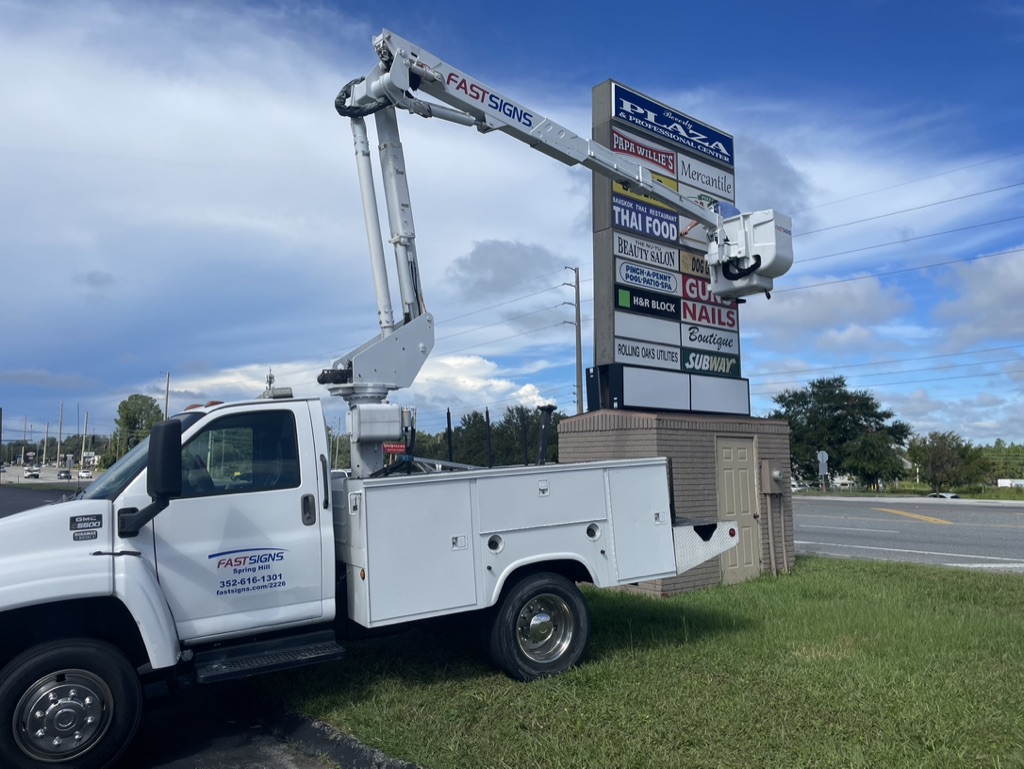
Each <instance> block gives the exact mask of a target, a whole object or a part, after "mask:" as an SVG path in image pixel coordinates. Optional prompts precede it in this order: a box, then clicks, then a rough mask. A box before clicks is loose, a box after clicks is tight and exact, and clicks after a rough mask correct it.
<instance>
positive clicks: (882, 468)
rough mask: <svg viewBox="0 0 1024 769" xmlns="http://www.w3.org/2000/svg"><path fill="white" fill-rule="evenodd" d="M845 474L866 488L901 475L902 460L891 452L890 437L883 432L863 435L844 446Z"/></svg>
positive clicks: (895, 478) (878, 431)
mask: <svg viewBox="0 0 1024 769" xmlns="http://www.w3.org/2000/svg"><path fill="white" fill-rule="evenodd" d="M845 469H846V472H848V473H851V474H853V475H855V476H857V478H859V479H860V481H861V483H863V484H864V485H866V486H877V485H878V483H879V481H895V480H897V479H898V478H900V476H902V475H903V460H902V459H901V457H900V455H899V453H898V452H896V451H893V450H892V436H891V435H890V434H889V433H887V432H886V431H885V430H876V431H874V432H870V433H864V434H863V435H861V436H860V437H858V438H854V439H853V440H852V441H850V442H849V443H848V444H846V460H845Z"/></svg>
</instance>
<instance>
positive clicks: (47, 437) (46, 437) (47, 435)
mask: <svg viewBox="0 0 1024 769" xmlns="http://www.w3.org/2000/svg"><path fill="white" fill-rule="evenodd" d="M49 442H50V423H49V422H47V423H46V431H45V432H44V433H43V467H46V444H47V443H49Z"/></svg>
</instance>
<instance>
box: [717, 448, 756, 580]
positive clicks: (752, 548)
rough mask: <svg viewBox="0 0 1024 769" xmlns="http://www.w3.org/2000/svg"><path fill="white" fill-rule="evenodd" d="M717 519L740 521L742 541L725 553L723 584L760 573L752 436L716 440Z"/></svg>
mask: <svg viewBox="0 0 1024 769" xmlns="http://www.w3.org/2000/svg"><path fill="white" fill-rule="evenodd" d="M715 458H716V459H715V472H716V474H717V476H718V518H719V519H720V520H735V521H737V522H738V523H739V529H740V543H739V544H738V545H737V546H736V547H734V548H733V549H732V550H728V551H726V552H725V553H723V554H722V584H723V585H732V584H735V583H737V582H745V581H746V580H748V579H753V578H754V577H756V576H758V575H759V574H760V573H761V529H760V527H759V526H758V524H757V515H758V510H757V489H756V487H755V485H754V472H755V469H756V467H757V462H756V461H755V459H754V439H753V438H731V437H724V436H719V437H718V438H716V439H715Z"/></svg>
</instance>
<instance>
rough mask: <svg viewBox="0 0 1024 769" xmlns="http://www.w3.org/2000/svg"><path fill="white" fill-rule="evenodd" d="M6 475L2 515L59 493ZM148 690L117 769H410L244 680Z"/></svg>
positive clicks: (0, 496)
mask: <svg viewBox="0 0 1024 769" xmlns="http://www.w3.org/2000/svg"><path fill="white" fill-rule="evenodd" d="M54 472H55V471H54ZM9 473H10V468H9V469H8V473H4V475H3V477H4V479H5V482H4V483H2V484H0V518H3V517H4V516H6V515H11V514H13V513H16V512H20V511H23V510H29V509H31V508H34V507H39V506H42V505H46V504H49V503H52V502H59V501H60V499H61V496H62V493H63V492H61V491H49V490H45V489H42V488H40V487H39V486H37V485H35V484H33V483H31V482H28V483H20V482H19V483H10V484H9V483H7V482H6V476H7V475H8V474H9ZM74 485H75V484H73V486H74ZM73 490H74V489H73V488H72V489H71V491H73ZM3 546H4V543H2V542H0V555H2V553H3ZM4 632H10V630H9V629H5V630H4ZM342 664H343V663H342ZM147 695H148V696H147V699H146V703H145V710H144V712H143V717H142V724H141V725H140V727H139V732H138V734H137V736H136V738H135V740H134V741H133V742H132V744H131V746H130V747H129V748H128V750H127V751H126V752H125V754H124V756H122V758H121V759H120V760H119V761H118V762H117V764H116V765H115V769H327V768H328V767H338V768H339V769H415V767H414V766H413V765H412V764H407V763H405V762H402V761H396V760H393V759H389V758H387V757H386V756H384V755H382V754H380V753H378V752H377V751H375V750H372V749H370V748H368V747H366V746H365V745H362V744H361V743H359V742H356V741H355V740H353V739H352V738H350V737H348V736H346V735H342V734H339V733H338V732H336V731H334V730H333V729H331V728H330V727H328V726H326V725H325V724H321V723H317V722H315V721H312V720H311V719H309V718H306V717H305V716H303V715H301V714H299V713H295V712H292V711H289V710H288V709H286V708H285V707H284V706H283V705H282V704H281V703H279V702H277V701H275V700H274V699H272V698H271V697H268V696H267V695H266V694H264V693H262V692H261V691H260V690H259V689H257V688H256V687H254V686H252V685H251V684H250V683H247V682H245V681H241V682H234V683H228V684H217V685H205V686H197V687H194V688H191V689H188V690H184V691H174V692H167V691H166V690H161V689H156V690H150V691H148V692H147Z"/></svg>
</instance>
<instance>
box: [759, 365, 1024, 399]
mask: <svg viewBox="0 0 1024 769" xmlns="http://www.w3.org/2000/svg"><path fill="white" fill-rule="evenodd" d="M924 370H925V371H927V370H928V369H924ZM895 373H899V372H895ZM1011 374H1024V368H1019V369H1007V370H1005V371H1001V372H992V371H985V372H980V373H977V374H962V375H960V376H947V377H932V378H930V379H908V380H904V381H900V382H874V383H872V384H870V385H867V386H868V387H895V386H897V385H908V384H928V383H931V382H950V381H953V380H957V379H978V378H980V377H993V376H1009V375H1011ZM801 383H802V382H801V380H794V381H792V382H775V383H773V384H776V385H783V384H801ZM772 392H773V390H763V391H758V392H756V393H755V392H752V393H751V395H770V394H771V393H772Z"/></svg>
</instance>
